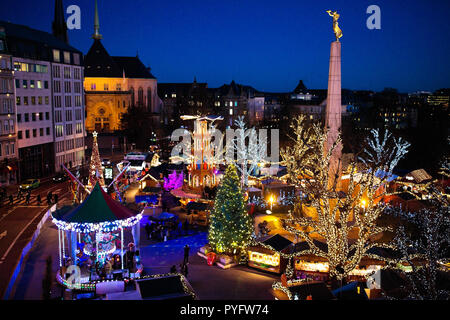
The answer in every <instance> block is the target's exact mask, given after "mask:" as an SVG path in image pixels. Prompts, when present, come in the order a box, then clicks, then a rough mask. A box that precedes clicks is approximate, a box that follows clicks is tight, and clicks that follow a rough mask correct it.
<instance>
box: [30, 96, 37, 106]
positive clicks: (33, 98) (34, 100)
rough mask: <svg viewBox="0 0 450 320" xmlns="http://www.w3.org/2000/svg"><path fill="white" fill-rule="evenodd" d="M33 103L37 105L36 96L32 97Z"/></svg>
mask: <svg viewBox="0 0 450 320" xmlns="http://www.w3.org/2000/svg"><path fill="white" fill-rule="evenodd" d="M31 104H32V105H35V104H36V97H31Z"/></svg>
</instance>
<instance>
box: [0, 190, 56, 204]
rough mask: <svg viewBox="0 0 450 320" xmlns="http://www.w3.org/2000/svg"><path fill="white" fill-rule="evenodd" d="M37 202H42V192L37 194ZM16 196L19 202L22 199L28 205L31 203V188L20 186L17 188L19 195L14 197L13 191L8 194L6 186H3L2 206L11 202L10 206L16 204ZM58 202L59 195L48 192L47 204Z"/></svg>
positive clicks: (0, 193) (0, 202) (1, 193)
mask: <svg viewBox="0 0 450 320" xmlns="http://www.w3.org/2000/svg"><path fill="white" fill-rule="evenodd" d="M35 197H36V203H37V205H39V206H40V205H41V204H42V197H41V195H40V194H37V195H36V196H35ZM14 198H16V200H17V202H21V201H22V200H24V201H25V204H26V205H29V204H30V202H31V200H32V198H31V189H28V190H23V189H21V188H19V189H18V190H17V195H16V196H15V197H14V194H13V193H10V194H9V195H8V193H7V191H6V188H2V190H1V191H0V207H1V206H2V205H4V204H9V205H10V206H14ZM55 203H58V195H57V194H56V193H55V194H54V193H52V192H51V191H50V192H48V193H47V205H51V204H55Z"/></svg>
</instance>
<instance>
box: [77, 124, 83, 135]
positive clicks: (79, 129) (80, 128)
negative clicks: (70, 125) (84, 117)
mask: <svg viewBox="0 0 450 320" xmlns="http://www.w3.org/2000/svg"><path fill="white" fill-rule="evenodd" d="M82 132H83V123H82V122H78V123H77V124H76V133H82Z"/></svg>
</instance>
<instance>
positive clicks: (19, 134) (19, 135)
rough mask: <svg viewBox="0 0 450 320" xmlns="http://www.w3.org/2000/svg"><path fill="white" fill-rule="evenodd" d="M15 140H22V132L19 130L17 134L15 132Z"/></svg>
mask: <svg viewBox="0 0 450 320" xmlns="http://www.w3.org/2000/svg"><path fill="white" fill-rule="evenodd" d="M17 138H18V139H19V140H22V138H23V137H22V130H20V131H19V132H17Z"/></svg>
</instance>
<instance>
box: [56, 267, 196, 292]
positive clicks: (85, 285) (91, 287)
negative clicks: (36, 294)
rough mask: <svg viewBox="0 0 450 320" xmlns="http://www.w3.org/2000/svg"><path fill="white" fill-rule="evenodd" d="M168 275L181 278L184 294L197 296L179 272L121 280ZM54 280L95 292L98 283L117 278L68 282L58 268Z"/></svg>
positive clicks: (67, 286)
mask: <svg viewBox="0 0 450 320" xmlns="http://www.w3.org/2000/svg"><path fill="white" fill-rule="evenodd" d="M169 276H179V277H180V278H181V284H182V286H183V291H184V292H185V293H186V294H189V295H190V296H191V297H192V298H193V299H196V298H197V295H196V294H195V292H194V291H193V290H192V289H191V288H189V287H188V285H187V279H186V277H185V276H184V275H183V274H181V273H178V272H177V273H165V274H153V275H146V276H142V277H137V278H134V279H132V278H125V279H124V280H123V281H124V282H125V283H128V282H130V281H131V280H141V279H154V278H162V277H169ZM56 280H57V281H58V283H60V284H61V285H63V286H65V287H66V288H68V289H71V290H80V291H93V292H95V290H96V285H97V284H98V283H105V282H114V281H117V280H111V279H108V280H96V281H91V282H89V283H73V284H72V283H69V282H67V280H65V279H64V278H63V277H62V276H61V275H60V272H59V270H58V272H57V273H56Z"/></svg>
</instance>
